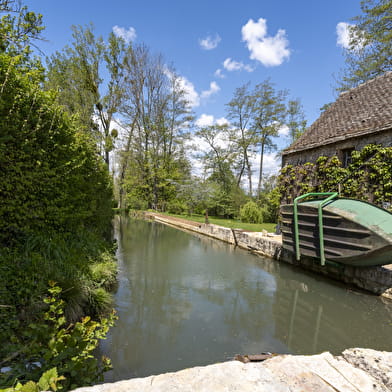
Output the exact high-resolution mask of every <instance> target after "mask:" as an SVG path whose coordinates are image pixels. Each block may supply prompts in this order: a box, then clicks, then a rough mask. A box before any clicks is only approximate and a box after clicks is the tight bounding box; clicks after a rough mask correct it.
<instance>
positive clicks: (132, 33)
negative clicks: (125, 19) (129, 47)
mask: <svg viewBox="0 0 392 392" xmlns="http://www.w3.org/2000/svg"><path fill="white" fill-rule="evenodd" d="M113 33H114V34H115V35H116V36H117V37H121V38H123V39H124V41H125V42H130V41H133V40H134V39H135V38H136V30H135V28H134V27H130V28H129V29H128V30H127V29H126V28H124V27H120V26H117V25H116V26H113Z"/></svg>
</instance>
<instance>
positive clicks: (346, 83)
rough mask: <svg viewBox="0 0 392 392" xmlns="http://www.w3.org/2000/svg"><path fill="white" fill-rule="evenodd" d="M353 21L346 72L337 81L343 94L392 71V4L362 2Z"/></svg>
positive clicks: (375, 0)
mask: <svg viewBox="0 0 392 392" xmlns="http://www.w3.org/2000/svg"><path fill="white" fill-rule="evenodd" d="M361 10H362V14H361V15H359V16H356V17H354V18H353V22H354V23H355V25H354V26H352V27H350V44H349V48H348V49H346V50H345V57H346V68H345V70H344V71H343V74H342V76H341V78H340V80H339V81H338V87H337V90H338V91H344V90H347V89H349V88H352V87H356V86H357V85H359V84H361V83H363V82H366V81H367V80H369V79H372V78H374V77H376V76H378V75H382V74H383V73H385V72H387V71H391V70H392V0H362V1H361Z"/></svg>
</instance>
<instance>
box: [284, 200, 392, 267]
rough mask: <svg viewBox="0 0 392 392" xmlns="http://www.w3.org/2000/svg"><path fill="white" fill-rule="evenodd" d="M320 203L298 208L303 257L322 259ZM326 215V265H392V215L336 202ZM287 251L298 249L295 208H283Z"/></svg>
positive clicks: (326, 209) (359, 203)
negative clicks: (332, 263) (319, 218)
mask: <svg viewBox="0 0 392 392" xmlns="http://www.w3.org/2000/svg"><path fill="white" fill-rule="evenodd" d="M318 204H319V202H318V201H309V202H302V203H299V204H298V234H299V251H300V255H301V256H307V257H313V258H320V257H321V252H320V230H319V221H318ZM322 211H323V238H324V241H323V244H324V255H325V259H326V261H327V262H328V261H331V262H336V263H341V264H345V265H352V266H361V267H368V266H376V265H384V264H392V214H391V213H389V212H388V211H386V210H383V209H381V208H378V207H376V206H374V205H371V204H369V203H365V202H362V201H359V200H351V199H335V200H332V201H331V202H329V203H328V204H327V205H325V206H324V207H323V209H322ZM281 216H282V235H283V247H284V248H285V249H287V250H289V251H291V252H293V253H296V249H295V234H294V233H295V228H294V207H293V205H292V204H289V205H284V206H282V207H281Z"/></svg>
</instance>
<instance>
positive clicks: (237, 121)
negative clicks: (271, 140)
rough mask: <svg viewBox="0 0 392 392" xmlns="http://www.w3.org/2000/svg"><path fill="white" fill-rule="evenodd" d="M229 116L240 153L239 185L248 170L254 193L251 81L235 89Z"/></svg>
mask: <svg viewBox="0 0 392 392" xmlns="http://www.w3.org/2000/svg"><path fill="white" fill-rule="evenodd" d="M226 106H227V113H228V118H229V119H230V120H231V140H232V142H233V143H234V144H235V146H234V148H235V149H236V150H237V151H240V154H238V157H239V161H238V167H239V170H238V175H237V186H238V187H239V186H240V184H241V180H242V176H243V175H244V173H245V172H246V174H247V177H248V192H249V195H252V193H253V190H252V167H251V163H250V154H252V152H253V151H252V147H253V145H254V142H255V134H254V130H253V129H252V128H250V123H251V120H252V114H253V111H254V99H253V97H252V95H251V93H250V91H249V83H247V84H245V85H243V86H241V87H239V88H237V89H236V90H235V91H234V97H233V99H232V100H231V101H230V102H229V103H228V104H227V105H226Z"/></svg>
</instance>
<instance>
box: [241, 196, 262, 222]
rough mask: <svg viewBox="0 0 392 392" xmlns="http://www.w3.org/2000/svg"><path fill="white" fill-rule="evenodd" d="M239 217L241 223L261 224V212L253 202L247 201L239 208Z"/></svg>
mask: <svg viewBox="0 0 392 392" xmlns="http://www.w3.org/2000/svg"><path fill="white" fill-rule="evenodd" d="M240 217H241V221H242V222H246V223H263V211H262V210H261V208H260V207H259V206H258V205H257V204H256V203H255V202H254V201H248V202H247V203H246V204H245V205H243V206H242V207H241V210H240Z"/></svg>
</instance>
